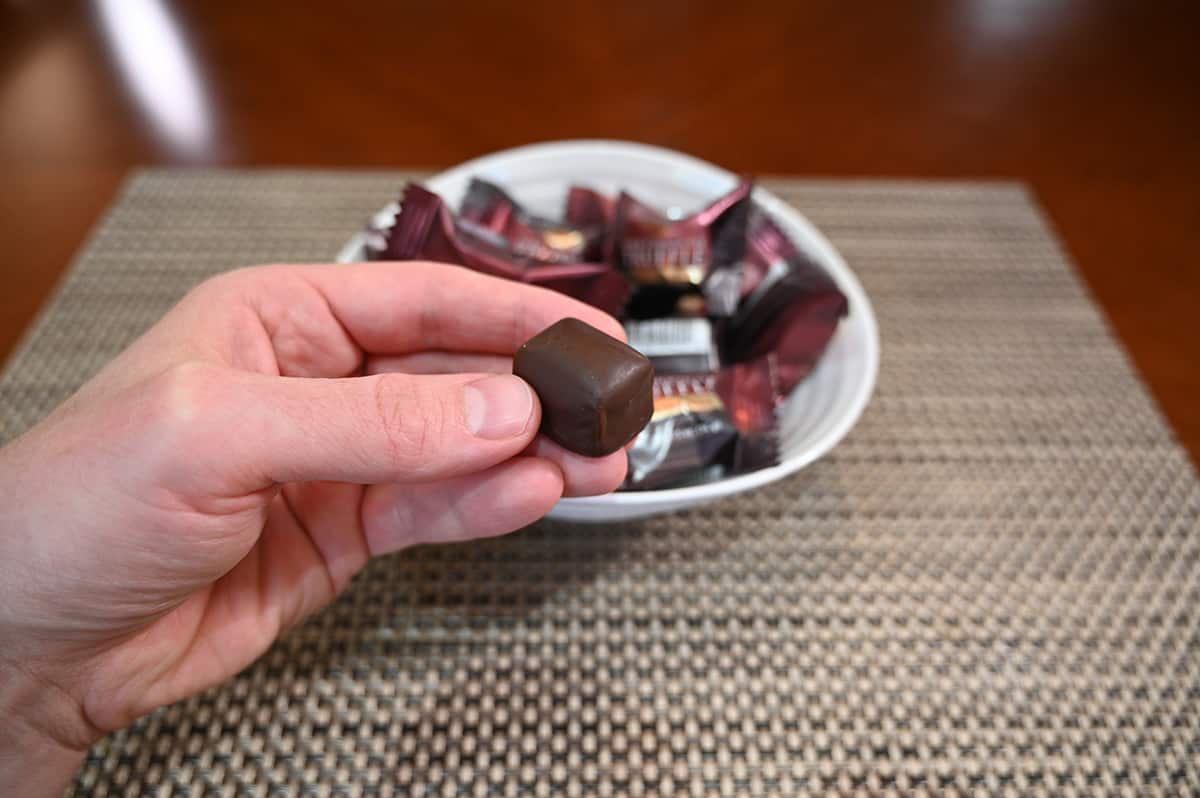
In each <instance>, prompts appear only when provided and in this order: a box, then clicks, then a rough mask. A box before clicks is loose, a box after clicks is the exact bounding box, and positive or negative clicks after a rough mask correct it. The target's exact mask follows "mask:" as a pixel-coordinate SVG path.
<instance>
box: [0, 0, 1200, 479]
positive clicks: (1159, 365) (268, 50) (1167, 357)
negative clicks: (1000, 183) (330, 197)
mask: <svg viewBox="0 0 1200 798" xmlns="http://www.w3.org/2000/svg"><path fill="white" fill-rule="evenodd" d="M131 74H135V75H136V77H135V78H129V77H127V75H131ZM583 136H589V137H591V136H602V137H618V138H630V139H638V140H642V141H647V142H651V143H655V144H661V145H666V146H669V147H676V148H679V149H683V150H687V151H689V152H692V153H695V154H697V155H699V156H701V157H704V158H707V159H709V160H712V161H715V162H717V163H719V164H722V165H725V166H727V167H729V168H731V169H736V170H739V171H746V172H755V173H760V174H767V173H774V174H801V175H833V176H842V175H847V176H850V175H871V176H875V175H883V176H905V177H908V176H918V177H1003V178H1018V179H1021V180H1026V181H1029V182H1030V183H1031V184H1032V185H1033V186H1034V188H1035V190H1036V192H1037V194H1038V196H1039V198H1040V199H1041V201H1042V203H1043V204H1044V205H1045V207H1046V208H1047V210H1048V211H1049V214H1050V217H1051V218H1052V220H1053V222H1054V224H1055V225H1056V226H1057V228H1058V230H1059V231H1060V233H1061V235H1062V236H1063V238H1064V240H1065V243H1066V246H1067V248H1068V250H1069V251H1070V252H1071V254H1072V255H1073V257H1074V259H1075V261H1076V262H1077V263H1078V265H1079V266H1080V268H1081V269H1082V271H1083V272H1084V274H1085V276H1086V279H1087V281H1088V282H1089V283H1090V285H1091V287H1092V289H1093V290H1094V292H1095V294H1096V295H1097V297H1098V298H1099V300H1100V301H1101V303H1102V304H1103V306H1104V308H1105V310H1106V311H1107V313H1108V315H1109V317H1110V319H1111V320H1112V322H1113V324H1114V325H1115V327H1116V329H1117V331H1118V332H1119V334H1120V336H1121V338H1122V339H1123V340H1124V342H1125V344H1126V345H1127V346H1128V348H1129V350H1130V352H1131V353H1132V355H1133V358H1134V360H1135V361H1136V363H1137V366H1138V367H1139V368H1140V369H1141V371H1142V373H1143V374H1144V375H1145V377H1146V378H1147V379H1148V381H1149V382H1150V385H1151V386H1152V388H1153V390H1154V392H1155V394H1156V395H1157V397H1158V399H1159V400H1160V402H1161V403H1162V406H1163V407H1164V409H1165V410H1166V412H1167V415H1168V416H1169V417H1170V419H1171V421H1172V422H1173V424H1174V425H1175V428H1176V430H1177V431H1178V433H1179V435H1180V437H1181V438H1182V439H1183V441H1184V442H1185V444H1186V445H1187V446H1188V447H1189V449H1190V451H1191V452H1192V454H1193V456H1194V457H1195V456H1197V454H1200V323H1198V317H1200V200H1198V197H1200V188H1198V185H1200V4H1197V3H1195V2H1191V1H1188V2H1170V1H1168V0H1155V2H1144V1H1143V0H1111V1H1106V0H958V1H957V2H952V1H951V0H946V1H945V2H937V1H935V0H913V1H912V2H904V3H892V2H877V3H849V2H845V1H844V0H830V1H828V2H787V1H786V0H781V1H780V2H766V3H740V2H732V1H731V0H724V1H723V2H691V1H690V0H667V1H665V2H659V3H648V2H643V1H642V0H637V1H636V2H624V1H623V0H616V2H609V3H604V4H599V3H597V4H594V5H587V4H579V3H571V2H557V3H547V2H525V3H503V2H495V3H477V4H476V3H442V4H437V3H399V2H384V1H382V0H380V2H345V3H336V4H328V3H294V2H284V0H270V1H268V0H258V2H254V3H244V2H235V0H189V1H188V2H183V1H182V0H181V1H180V2H174V3H171V2H162V1H161V0H98V1H97V2H95V3H83V2H57V1H56V0H41V1H40V2H39V1H38V0H0V177H2V185H0V252H3V258H2V259H0V263H2V264H3V265H2V267H0V269H2V276H3V279H4V289H3V290H2V291H0V352H3V353H6V352H7V351H8V350H9V349H10V348H11V346H12V344H13V343H14V341H15V339H16V336H17V335H18V334H19V332H20V330H21V329H22V328H23V327H24V326H25V325H26V324H27V323H28V321H29V320H30V318H31V316H32V314H33V313H34V312H35V310H36V308H37V307H38V305H39V303H40V302H42V300H43V299H44V298H45V296H46V295H47V292H48V291H49V290H50V288H51V287H52V285H53V284H54V282H55V280H56V279H57V278H58V276H59V275H60V274H61V273H62V270H63V268H64V267H65V265H66V264H67V262H68V261H69V259H70V257H71V255H72V253H73V252H74V251H75V250H76V248H77V247H78V246H79V244H80V242H81V240H82V238H83V236H84V235H85V234H86V232H87V230H88V228H89V227H90V226H91V224H92V223H93V222H94V221H95V219H96V217H97V214H99V213H100V212H101V211H102V210H103V208H104V207H105V205H106V204H107V203H108V202H109V201H110V199H111V197H112V194H113V191H114V189H115V188H116V187H117V185H118V184H119V182H120V180H121V179H122V176H123V175H124V174H125V172H126V171H127V170H128V169H129V168H130V167H132V166H135V165H139V164H165V163H184V164H197V165H205V164H230V165H325V166H345V165H350V166H358V165H362V166H430V167H437V166H446V165H450V164H452V163H455V162H457V161H460V160H462V159H464V158H468V157H471V156H474V155H479V154H482V153H484V152H488V151H490V150H495V149H499V148H503V147H508V146H512V145H516V144H522V143H526V142H530V141H536V140H544V139H554V138H566V137H583Z"/></svg>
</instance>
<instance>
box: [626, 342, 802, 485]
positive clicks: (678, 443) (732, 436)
mask: <svg viewBox="0 0 1200 798" xmlns="http://www.w3.org/2000/svg"><path fill="white" fill-rule="evenodd" d="M776 391H777V389H776V387H775V385H774V375H773V374H772V373H771V368H770V364H769V363H768V362H767V361H766V360H761V361H758V362H755V363H747V364H742V365H738V366H734V367H731V368H726V369H721V370H719V371H715V372H706V373H696V374H671V375H659V376H656V377H655V379H654V415H653V417H652V418H651V419H650V423H649V424H647V425H646V428H645V429H644V430H643V431H642V433H641V434H640V435H639V436H638V437H637V439H636V440H635V441H634V443H633V446H632V447H630V449H629V473H628V476H627V477H626V480H625V484H624V486H623V487H624V488H625V489H626V490H652V489H658V488H664V487H678V486H680V485H685V484H695V483H697V482H705V481H711V480H714V479H721V478H724V477H728V476H732V475H734V474H739V473H743V472H746V471H753V470H756V469H759V468H765V467H767V466H770V465H774V464H775V463H778V462H779V441H778V426H777V424H776V420H775V395H776Z"/></svg>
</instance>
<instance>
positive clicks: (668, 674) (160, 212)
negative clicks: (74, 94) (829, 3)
mask: <svg viewBox="0 0 1200 798" xmlns="http://www.w3.org/2000/svg"><path fill="white" fill-rule="evenodd" d="M401 180H402V175H399V174H395V173H391V174H378V173H374V174H364V173H302V172H270V173H246V172H181V171H166V172H150V173H145V174H142V175H140V176H138V177H137V178H136V179H134V180H133V181H132V182H131V184H130V185H129V186H128V188H127V190H126V191H125V193H124V194H123V195H122V197H121V199H120V201H119V202H118V204H117V205H116V207H115V209H114V210H113V211H112V212H111V213H110V214H109V215H108V217H107V218H106V219H105V221H104V222H103V224H102V225H101V226H100V228H99V230H98V232H97V233H96V235H95V236H94V238H93V239H92V240H91V242H90V244H89V245H88V246H87V248H86V250H85V251H84V253H83V254H82V255H81V256H80V258H79V261H78V263H77V264H76V265H75V268H74V270H73V271H72V273H71V276H70V278H69V279H68V280H67V282H66V283H65V285H64V286H63V288H62V289H61V290H60V292H59V293H58V294H57V296H56V298H55V300H54V301H53V303H52V304H51V305H50V306H49V308H48V310H47V311H46V313H45V314H44V315H43V316H42V317H41V319H40V321H39V322H38V324H37V327H36V330H35V331H34V332H33V334H32V335H31V336H30V337H29V338H28V339H27V340H26V341H25V343H24V344H23V345H22V347H21V348H20V350H19V352H18V354H17V355H16V356H15V358H14V360H13V361H12V363H11V364H10V368H9V369H8V371H7V372H6V374H5V375H4V377H3V378H2V380H0V408H2V411H0V412H2V418H3V425H4V426H3V430H2V434H3V437H4V438H7V437H10V436H12V435H13V434H15V433H16V432H17V431H19V430H20V429H22V428H23V427H24V426H25V425H27V424H29V423H31V422H33V421H34V420H36V419H37V418H38V417H40V416H41V415H42V414H43V413H45V412H46V411H47V410H48V409H50V407H52V406H53V405H54V404H55V403H57V402H58V401H60V400H61V399H63V398H64V397H65V396H66V395H67V394H68V393H69V392H70V391H71V390H72V389H73V388H74V387H75V386H76V385H77V384H78V383H79V382H80V381H82V380H83V379H84V378H86V377H87V376H88V375H89V374H90V373H92V372H93V371H94V370H95V369H96V368H98V367H99V366H100V365H101V364H102V363H103V362H104V361H106V360H107V359H108V358H109V357H111V356H112V355H113V354H114V353H116V352H117V351H118V350H119V349H120V348H121V347H122V346H123V345H125V344H126V343H127V342H128V341H129V340H130V339H131V338H132V337H133V336H135V335H136V334H137V333H138V332H139V331H140V330H142V329H143V328H145V327H146V326H147V325H149V324H151V323H152V322H153V321H154V320H155V319H156V318H157V317H158V316H159V315H160V314H162V313H163V312H164V311H165V310H166V309H167V308H168V307H169V306H170V305H171V303H172V302H173V301H174V300H175V299H176V298H177V297H178V296H179V295H180V294H181V293H183V291H184V290H185V289H186V288H188V287H189V286H190V285H192V284H193V283H195V282H197V281H199V280H201V279H202V278H204V277H206V276H208V275H210V274H213V273H215V272H218V271H220V270H222V269H226V268H229V267H233V266H237V265H242V264H247V263H253V262H258V261H288V260H312V259H325V258H328V257H329V256H330V255H331V254H332V253H333V252H335V251H336V249H337V248H338V246H339V245H340V244H341V243H342V241H343V239H344V238H345V237H346V235H347V234H348V233H349V232H350V231H353V230H355V229H356V228H357V227H358V226H359V225H360V224H361V223H362V221H363V220H364V218H365V217H366V215H367V214H368V212H370V211H371V210H373V209H374V208H376V207H377V206H379V205H380V204H382V203H383V202H384V201H385V200H387V199H389V198H391V197H392V196H393V195H394V194H395V192H396V189H397V187H398V185H399V184H400V182H401ZM771 187H772V188H774V189H776V190H777V191H779V192H780V193H781V194H782V195H783V196H784V197H786V198H787V199H788V200H790V201H792V202H794V203H795V204H796V206H797V207H799V208H800V209H802V210H803V211H804V212H805V213H806V214H808V215H809V217H810V218H811V219H812V220H813V221H814V222H816V223H817V224H818V225H819V226H820V227H821V228H822V229H823V230H824V231H825V232H826V233H827V234H828V235H829V236H830V238H831V239H832V240H833V241H834V243H835V244H836V245H837V246H838V247H839V248H840V249H841V251H842V252H843V253H844V254H845V256H846V258H847V260H848V261H849V263H850V264H851V266H852V267H853V268H854V269H855V271H856V272H857V273H858V274H859V275H860V276H861V277H862V280H863V282H864V284H865V286H866V288H867V291H868V293H869V294H870V296H871V297H872V299H873V300H874V302H875V307H876V311H877V313H878V315H879V320H880V326H881V330H882V340H883V368H882V372H881V374H880V378H879V387H878V391H877V393H876V396H875V399H874V401H873V403H872V405H871V407H870V409H869V410H868V411H867V413H866V415H865V416H864V417H863V419H862V422H861V423H860V424H859V425H858V427H857V428H856V429H855V430H854V432H853V433H852V434H851V435H850V437H849V438H848V439H847V440H846V441H845V442H844V443H843V444H841V445H840V446H839V447H838V448H837V449H836V450H835V451H834V452H833V453H832V454H831V455H830V456H829V457H827V458H825V459H824V460H822V461H821V462H819V463H817V464H816V465H814V466H812V467H811V468H808V469H807V470H805V471H804V472H802V473H801V474H799V475H798V476H796V477H794V478H791V479H788V480H785V481H783V482H781V483H778V484H776V485H774V486H771V487H769V488H767V489H765V490H761V491H759V492H757V493H754V494H751V495H747V496H744V497H739V498H735V499H731V500H727V501H724V502H721V503H719V504H715V505H712V506H710V507H707V508H704V509H702V510H697V511H694V512H687V513H681V514H676V515H671V516H666V517H661V518H656V519H653V520H649V521H645V522H642V523H632V524H624V525H619V526H606V527H591V526H569V525H562V524H549V523H546V524H541V525H538V526H535V527H533V528H531V529H528V530H525V531H523V532H521V533H518V534H516V535H513V536H511V537H507V538H502V539H497V540H492V541H487V542H481V543H472V544H466V545H460V546H453V547H441V548H425V549H421V550H417V551H411V552H407V553H403V554H400V555H397V556H392V557H389V558H386V559H384V560H382V561H379V562H377V563H375V564H374V565H372V566H371V567H370V568H369V569H368V570H367V571H366V572H365V573H364V574H362V575H361V576H360V577H359V578H358V579H357V580H356V582H355V583H354V584H353V586H352V588H351V589H350V590H349V592H348V593H347V594H346V595H345V596H344V597H343V598H342V599H340V600H339V601H338V602H337V603H336V604H335V605H333V606H332V607H330V608H329V609H328V610H327V611H325V612H323V613H321V614H320V615H319V616H317V617H316V618H314V619H313V620H312V622H311V623H308V624H307V625H305V626H303V627H302V628H300V629H299V630H297V631H296V632H295V633H293V634H291V635H289V636H288V637H287V638H286V639H285V640H283V641H282V642H280V643H279V644H278V645H277V646H276V647H275V648H274V649H272V651H271V652H270V653H269V654H267V655H266V656H265V657H263V659H262V660H261V661H260V662H258V663H257V664H256V665H254V666H252V667H251V668H249V669H248V670H247V671H246V672H244V673H243V674H241V675H240V676H239V677H237V678H236V679H234V680H232V681H231V682H229V683H228V684H226V685H224V686H222V687H220V688H218V689H215V690H212V691H210V692H208V693H206V694H204V695H202V696H200V697H198V698H195V699H192V700H190V701H187V702H185V703H183V704H180V705H177V706H172V707H169V708H166V709H163V710H161V711H159V712H156V713H155V714H154V715H152V716H151V717H149V718H147V719H145V720H143V721H141V722H139V723H138V724H137V725H136V726H134V727H133V728H131V729H129V730H127V731H124V732H121V733H119V734H115V735H113V736H112V737H111V738H109V739H107V740H105V741H103V742H102V743H101V744H99V745H97V746H96V748H95V749H94V750H93V752H92V754H91V756H90V757H89V759H88V761H87V763H86V765H85V766H84V768H83V769H82V771H81V772H80V774H79V776H78V781H77V783H76V787H75V792H76V793H77V794H88V795H91V794H94V795H122V796H125V795H149V794H153V795H160V796H167V795H170V796H175V795H181V796H182V795H197V794H204V795H208V794H211V795H234V794H245V795H260V796H265V795H280V796H282V795H322V796H325V795H353V796H372V795H414V796H415V795H433V796H452V795H453V796H458V795H462V796H483V795H503V796H509V795H525V794H528V795H568V796H577V795H669V794H674V795H693V796H712V795H739V796H741V795H747V796H749V795H755V796H757V795H778V796H807V795H813V796H817V795H868V794H869V795H874V794H899V793H906V794H907V793H916V794H922V793H924V794H935V793H947V792H971V793H978V794H996V795H1001V794H1012V795H1016V794H1021V795H1036V794H1045V795H1051V794H1053V795H1071V794H1078V795H1083V794H1088V795H1095V794H1112V795H1179V794H1185V793H1195V792H1200V768H1198V766H1197V762H1198V760H1200V716H1198V711H1200V658H1198V654H1200V580H1198V578H1197V577H1198V574H1200V484H1198V482H1197V479H1196V476H1195V474H1194V473H1193V471H1192V469H1191V467H1190V465H1189V463H1188V461H1187V459H1186V456H1185V455H1184V453H1183V452H1182V451H1181V450H1180V448H1179V447H1178V446H1177V445H1176V444H1175V443H1173V442H1172V439H1171V436H1170V434H1169V432H1168V430H1167V429H1166V427H1165V426H1164V423H1163V421H1162V419H1161V417H1160V416H1159V415H1158V413H1157V411H1156V410H1155V408H1154V406H1153V404H1152V402H1151V401H1150V399H1149V397H1148V395H1147V393H1146V391H1145V390H1144V388H1143V386H1142V385H1141V384H1140V383H1139V382H1138V380H1137V379H1136V377H1135V376H1134V374H1133V373H1132V371H1131V369H1130V367H1129V365H1128V363H1127V362H1126V360H1125V358H1124V357H1123V355H1122V354H1121V351H1120V349H1119V348H1118V347H1117V346H1116V345H1115V343H1114V341H1113V340H1112V339H1111V337H1110V336H1109V335H1108V333H1107V332H1106V330H1105V328H1104V325H1103V323H1102V321H1101V319H1100V317H1099V315H1098V313H1097V311H1096V309H1095V308H1094V307H1093V305H1092V304H1091V303H1090V301H1089V300H1088V298H1087V297H1086V295H1085V294H1084V293H1083V292H1082V290H1081V289H1080V286H1079V284H1078V282H1077V280H1076V278H1075V277H1074V276H1073V275H1072V273H1071V271H1070V268H1069V267H1068V265H1067V264H1066V262H1065V260H1064V257H1063V255H1062V253H1061V251H1060V250H1059V248H1058V247H1057V246H1056V245H1055V243H1054V242H1053V240H1052V238H1051V237H1050V235H1049V234H1048V233H1047V231H1046V228H1045V226H1044V224H1043V222H1042V221H1041V219H1040V217H1039V215H1038V212H1037V211H1036V209H1035V208H1034V206H1033V204H1032V203H1031V201H1030V199H1029V197H1028V195H1027V194H1026V192H1025V191H1024V190H1023V189H1021V188H1020V187H1018V186H1011V185H995V184H990V185H978V184H965V183H960V184H939V183H894V182H893V183H879V182H836V181H826V182H811V181H773V182H771Z"/></svg>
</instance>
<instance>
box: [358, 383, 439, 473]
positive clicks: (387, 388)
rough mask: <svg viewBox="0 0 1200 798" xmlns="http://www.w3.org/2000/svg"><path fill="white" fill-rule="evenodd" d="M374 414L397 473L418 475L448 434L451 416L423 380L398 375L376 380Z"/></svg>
mask: <svg viewBox="0 0 1200 798" xmlns="http://www.w3.org/2000/svg"><path fill="white" fill-rule="evenodd" d="M374 401H375V410H376V414H377V416H378V418H379V423H380V425H381V427H382V430H383V435H384V437H385V440H386V441H387V445H388V449H389V454H390V456H391V460H392V463H393V466H394V468H395V470H396V472H397V473H399V474H405V475H409V476H412V475H420V474H421V473H422V472H423V471H425V470H427V469H428V468H429V466H431V465H433V461H434V460H435V459H436V458H437V457H438V456H439V455H440V454H441V450H442V447H443V446H444V445H445V443H446V442H447V440H448V436H449V435H450V434H451V421H450V419H451V413H449V412H448V409H447V407H446V406H445V402H444V401H443V400H442V399H441V397H439V396H438V395H437V394H436V393H435V392H433V391H431V390H429V387H428V386H427V385H426V381H425V380H421V379H419V378H413V377H411V376H408V375H402V374H381V375H379V376H378V377H377V378H376V382H375V391H374Z"/></svg>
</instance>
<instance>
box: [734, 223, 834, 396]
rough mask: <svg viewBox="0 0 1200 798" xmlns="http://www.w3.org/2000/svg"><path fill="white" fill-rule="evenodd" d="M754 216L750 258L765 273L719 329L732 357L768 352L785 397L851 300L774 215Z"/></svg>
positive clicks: (810, 366)
mask: <svg viewBox="0 0 1200 798" xmlns="http://www.w3.org/2000/svg"><path fill="white" fill-rule="evenodd" d="M755 217H756V218H755V219H754V220H753V222H752V225H751V238H750V241H749V242H748V243H747V256H746V261H747V263H750V264H754V265H753V266H752V267H751V268H752V269H761V271H762V274H761V276H760V277H759V283H758V284H757V285H756V286H755V287H754V290H753V293H751V294H750V296H748V297H746V298H745V299H744V300H743V301H742V304H741V306H740V307H739V309H738V312H737V313H736V314H735V315H734V316H733V317H732V318H730V319H728V320H727V322H726V323H725V324H724V325H723V327H722V329H721V331H720V338H721V357H722V362H727V363H743V362H747V361H752V360H756V359H763V358H769V359H770V360H771V362H772V365H773V368H774V372H775V374H776V376H777V380H778V386H779V390H780V398H782V397H783V396H786V395H787V393H788V392H790V391H791V390H792V388H794V387H795V386H796V385H797V384H798V383H799V382H800V381H801V380H803V379H804V378H805V377H806V376H808V374H809V373H810V372H811V371H812V370H813V368H814V367H815V366H816V364H817V361H818V360H819V359H820V357H821V355H822V354H823V353H824V352H825V348H826V347H827V346H828V344H829V341H830V339H831V338H832V337H833V334H834V333H835V332H836V331H837V326H838V323H839V322H840V321H841V319H842V317H843V316H845V315H846V313H847V311H848V304H847V302H846V297H845V295H844V294H842V292H841V291H840V290H839V289H838V287H837V283H835V282H834V281H833V278H832V277H830V276H829V274H828V273H826V271H825V270H824V269H823V268H821V267H820V266H819V265H818V264H816V263H815V262H813V261H812V260H811V259H809V258H808V257H807V256H806V255H804V253H802V252H800V251H799V250H798V249H797V248H796V247H795V246H794V245H793V244H792V243H791V241H789V240H788V239H787V237H786V236H785V235H784V234H783V232H782V231H781V230H780V229H779V228H778V226H777V225H776V224H775V223H774V222H773V221H772V220H771V219H770V217H768V216H767V215H766V214H765V213H763V212H761V211H758V210H756V212H755Z"/></svg>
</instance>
